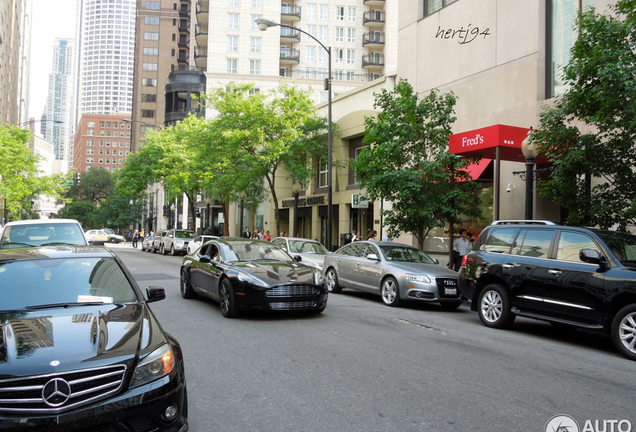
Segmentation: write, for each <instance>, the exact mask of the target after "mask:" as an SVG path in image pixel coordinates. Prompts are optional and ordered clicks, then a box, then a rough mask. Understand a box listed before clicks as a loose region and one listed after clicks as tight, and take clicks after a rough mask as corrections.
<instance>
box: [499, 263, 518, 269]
mask: <svg viewBox="0 0 636 432" xmlns="http://www.w3.org/2000/svg"><path fill="white" fill-rule="evenodd" d="M501 267H502V268H504V269H506V270H512V269H513V268H515V266H514V264H502V265H501Z"/></svg>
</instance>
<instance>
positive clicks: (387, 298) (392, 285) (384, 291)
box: [380, 277, 402, 306]
mask: <svg viewBox="0 0 636 432" xmlns="http://www.w3.org/2000/svg"><path fill="white" fill-rule="evenodd" d="M380 295H381V297H382V301H383V302H384V304H385V305H387V306H399V305H401V304H402V299H400V286H399V285H398V283H397V281H396V280H395V279H394V278H392V277H388V278H386V279H384V280H383V281H382V285H381V286H380Z"/></svg>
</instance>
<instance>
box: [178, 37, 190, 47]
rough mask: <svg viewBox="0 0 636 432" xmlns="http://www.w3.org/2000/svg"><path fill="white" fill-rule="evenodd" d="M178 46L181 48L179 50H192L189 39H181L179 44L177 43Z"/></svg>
mask: <svg viewBox="0 0 636 432" xmlns="http://www.w3.org/2000/svg"><path fill="white" fill-rule="evenodd" d="M177 45H178V46H179V48H184V49H188V48H190V41H189V40H188V38H180V39H179V42H177Z"/></svg>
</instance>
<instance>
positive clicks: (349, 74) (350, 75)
mask: <svg viewBox="0 0 636 432" xmlns="http://www.w3.org/2000/svg"><path fill="white" fill-rule="evenodd" d="M355 80H356V74H355V72H354V71H347V81H355Z"/></svg>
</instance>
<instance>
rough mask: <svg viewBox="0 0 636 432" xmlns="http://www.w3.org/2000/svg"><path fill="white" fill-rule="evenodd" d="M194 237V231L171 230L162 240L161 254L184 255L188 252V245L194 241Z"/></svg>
mask: <svg viewBox="0 0 636 432" xmlns="http://www.w3.org/2000/svg"><path fill="white" fill-rule="evenodd" d="M194 237H196V234H195V233H194V231H190V230H183V229H171V230H170V231H168V234H166V236H165V237H164V238H163V243H162V245H161V253H162V254H163V255H165V254H167V253H170V255H176V254H178V253H182V254H184V255H185V254H186V253H187V252H188V243H190V241H191V240H194Z"/></svg>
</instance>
